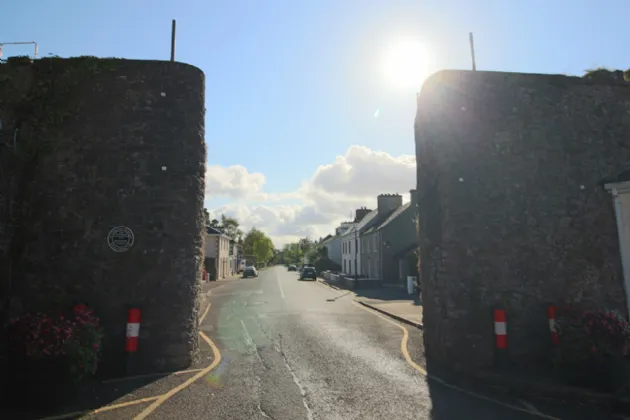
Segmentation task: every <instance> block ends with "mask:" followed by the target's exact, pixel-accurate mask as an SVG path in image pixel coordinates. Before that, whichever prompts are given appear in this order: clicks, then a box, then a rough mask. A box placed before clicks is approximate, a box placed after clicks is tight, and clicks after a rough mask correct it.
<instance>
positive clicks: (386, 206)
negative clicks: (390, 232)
mask: <svg viewBox="0 0 630 420" xmlns="http://www.w3.org/2000/svg"><path fill="white" fill-rule="evenodd" d="M376 201H377V202H378V214H385V213H389V212H391V211H394V210H396V209H397V208H398V207H400V206H402V195H400V194H381V195H379V196H378V197H376Z"/></svg>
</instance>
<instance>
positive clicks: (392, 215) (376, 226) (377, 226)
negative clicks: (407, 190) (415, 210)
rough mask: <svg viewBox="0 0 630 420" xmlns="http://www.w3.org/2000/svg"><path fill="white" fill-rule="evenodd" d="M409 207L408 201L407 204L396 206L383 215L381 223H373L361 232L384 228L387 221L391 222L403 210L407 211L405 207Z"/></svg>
mask: <svg viewBox="0 0 630 420" xmlns="http://www.w3.org/2000/svg"><path fill="white" fill-rule="evenodd" d="M409 208H411V202H408V203H407V204H403V205H402V206H400V207H398V208H397V209H396V210H394V211H392V212H390V213H388V214H387V217H383V218H382V219H381V223H379V224H374V225H373V226H371V227H370V228H369V229H367V230H366V231H365V232H363V234H364V235H365V234H367V233H372V232H376V231H377V230H379V229H382V228H384V227H385V226H387V225H388V224H389V223H391V222H392V221H393V220H395V219H396V218H397V217H398V216H400V215H401V214H403V213H404V212H405V211H407V209H409Z"/></svg>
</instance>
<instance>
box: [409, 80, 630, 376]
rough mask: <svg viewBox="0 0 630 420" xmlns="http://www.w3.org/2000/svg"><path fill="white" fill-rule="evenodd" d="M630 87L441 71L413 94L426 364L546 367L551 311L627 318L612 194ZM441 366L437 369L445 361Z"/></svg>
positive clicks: (627, 152)
mask: <svg viewBox="0 0 630 420" xmlns="http://www.w3.org/2000/svg"><path fill="white" fill-rule="evenodd" d="M629 133H630V86H629V85H627V84H625V83H623V82H607V83H599V82H597V81H589V80H584V79H581V78H577V77H567V76H559V75H534V74H517V73H495V72H470V71H444V72H439V73H437V74H435V75H433V76H432V77H431V78H429V79H428V80H427V81H426V82H425V84H424V86H423V88H422V92H421V93H420V95H419V96H418V111H417V116H416V125H415V136H416V157H417V164H418V177H417V185H418V194H419V231H420V251H421V262H420V265H421V277H422V289H423V294H424V296H423V301H424V322H425V341H426V342H425V347H426V351H427V357H428V359H429V361H434V362H440V363H444V364H448V365H449V366H452V367H455V368H459V369H465V368H470V369H476V368H484V367H488V366H490V365H491V364H492V363H493V354H494V342H493V334H494V333H493V318H492V309H493V308H501V307H502V308H505V309H506V311H507V320H508V343H509V353H510V360H511V362H512V363H513V364H515V365H524V366H531V365H533V364H535V363H538V362H540V361H544V360H548V346H549V342H550V337H549V327H548V322H547V317H546V312H545V308H546V306H547V305H548V304H552V303H553V304H558V305H562V304H575V305H577V306H582V307H590V308H602V307H612V308H617V309H619V310H622V311H623V313H627V312H626V301H625V297H624V296H625V294H624V291H623V278H622V271H621V262H620V255H619V247H618V238H617V231H616V222H615V216H614V210H613V204H612V197H611V196H610V195H609V194H608V193H607V192H606V191H605V190H604V188H603V186H602V180H603V179H604V178H610V177H614V176H615V175H617V174H618V173H619V172H621V171H622V170H623V169H624V168H625V165H626V164H627V163H628V162H630V142H629V141H628V135H629ZM438 364H439V363H438Z"/></svg>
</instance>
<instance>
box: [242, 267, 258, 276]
mask: <svg viewBox="0 0 630 420" xmlns="http://www.w3.org/2000/svg"><path fill="white" fill-rule="evenodd" d="M247 277H258V270H256V267H253V266H252V267H245V270H243V278H244V279H246V278H247Z"/></svg>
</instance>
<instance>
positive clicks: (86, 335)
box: [65, 305, 103, 380]
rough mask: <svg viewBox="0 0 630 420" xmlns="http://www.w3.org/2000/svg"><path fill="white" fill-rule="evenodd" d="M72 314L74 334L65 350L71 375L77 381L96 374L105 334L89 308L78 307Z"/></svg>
mask: <svg viewBox="0 0 630 420" xmlns="http://www.w3.org/2000/svg"><path fill="white" fill-rule="evenodd" d="M72 312H73V315H74V316H73V319H72V326H73V334H72V335H71V336H70V337H69V339H68V340H67V341H66V343H65V350H66V354H67V356H68V360H69V366H68V367H69V369H70V375H71V376H72V377H73V378H74V379H75V380H82V379H84V378H85V377H86V376H89V375H93V374H94V373H96V368H97V367H98V359H99V356H100V351H101V341H102V339H103V332H102V329H101V327H100V325H99V323H100V322H99V319H98V318H97V317H95V316H94V314H93V311H92V310H91V309H90V308H88V307H87V306H85V305H76V306H75V307H74V308H73V309H72Z"/></svg>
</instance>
